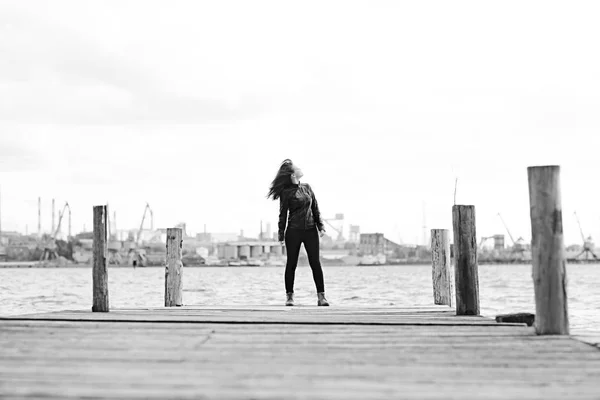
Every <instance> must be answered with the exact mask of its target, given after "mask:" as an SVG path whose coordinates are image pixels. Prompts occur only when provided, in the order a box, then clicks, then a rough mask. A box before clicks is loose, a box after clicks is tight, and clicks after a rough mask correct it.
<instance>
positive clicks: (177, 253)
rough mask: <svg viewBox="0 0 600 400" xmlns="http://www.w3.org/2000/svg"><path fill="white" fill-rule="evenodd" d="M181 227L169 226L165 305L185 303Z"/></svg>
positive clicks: (171, 305)
mask: <svg viewBox="0 0 600 400" xmlns="http://www.w3.org/2000/svg"><path fill="white" fill-rule="evenodd" d="M182 246H183V236H182V230H181V228H167V257H166V265H165V307H174V306H178V307H180V306H182V305H183V283H182V279H183V263H182V262H181V252H182Z"/></svg>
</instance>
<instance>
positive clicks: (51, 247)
mask: <svg viewBox="0 0 600 400" xmlns="http://www.w3.org/2000/svg"><path fill="white" fill-rule="evenodd" d="M67 210H68V211H69V233H68V236H67V239H70V238H71V206H69V202H65V205H64V206H63V208H62V210H61V211H60V212H59V213H58V225H57V226H56V229H55V230H54V232H52V233H51V234H50V238H49V239H48V241H46V243H44V250H43V251H42V255H41V257H40V261H50V260H56V259H58V258H59V254H58V251H59V248H58V244H57V239H56V237H57V236H58V233H59V232H60V231H61V225H62V220H63V218H64V216H65V213H66V212H67ZM63 250H64V249H63Z"/></svg>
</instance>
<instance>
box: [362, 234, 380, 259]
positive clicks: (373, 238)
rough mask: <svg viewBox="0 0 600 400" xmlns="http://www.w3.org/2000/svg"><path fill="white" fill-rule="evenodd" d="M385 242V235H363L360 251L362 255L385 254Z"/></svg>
mask: <svg viewBox="0 0 600 400" xmlns="http://www.w3.org/2000/svg"><path fill="white" fill-rule="evenodd" d="M385 240H386V239H385V237H384V236H383V233H361V234H360V242H359V244H358V251H359V252H360V254H362V255H377V254H385V251H386V243H385Z"/></svg>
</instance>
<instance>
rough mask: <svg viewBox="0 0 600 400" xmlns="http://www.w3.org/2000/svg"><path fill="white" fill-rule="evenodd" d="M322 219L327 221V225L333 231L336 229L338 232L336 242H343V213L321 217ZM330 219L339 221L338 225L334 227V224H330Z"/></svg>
mask: <svg viewBox="0 0 600 400" xmlns="http://www.w3.org/2000/svg"><path fill="white" fill-rule="evenodd" d="M323 221H325V222H326V223H327V225H329V226H330V227H331V228H332V229H333V230H334V231H336V232H337V233H338V237H337V239H336V241H338V242H343V241H344V234H343V232H344V229H343V223H344V214H336V215H335V218H323ZM330 221H341V222H340V225H341V226H340V227H336V226H335V225H334V224H332V223H331V222H330Z"/></svg>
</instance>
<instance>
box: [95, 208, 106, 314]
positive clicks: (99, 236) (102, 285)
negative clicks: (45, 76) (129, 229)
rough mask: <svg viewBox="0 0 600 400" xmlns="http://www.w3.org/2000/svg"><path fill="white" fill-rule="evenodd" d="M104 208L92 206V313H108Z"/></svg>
mask: <svg viewBox="0 0 600 400" xmlns="http://www.w3.org/2000/svg"><path fill="white" fill-rule="evenodd" d="M106 219H107V209H106V206H94V247H93V253H92V257H93V265H92V293H93V299H92V311H93V312H108V311H109V301H108V270H107V269H106V257H107V252H108V247H107V246H108V245H107V238H106V236H107V225H106Z"/></svg>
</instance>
